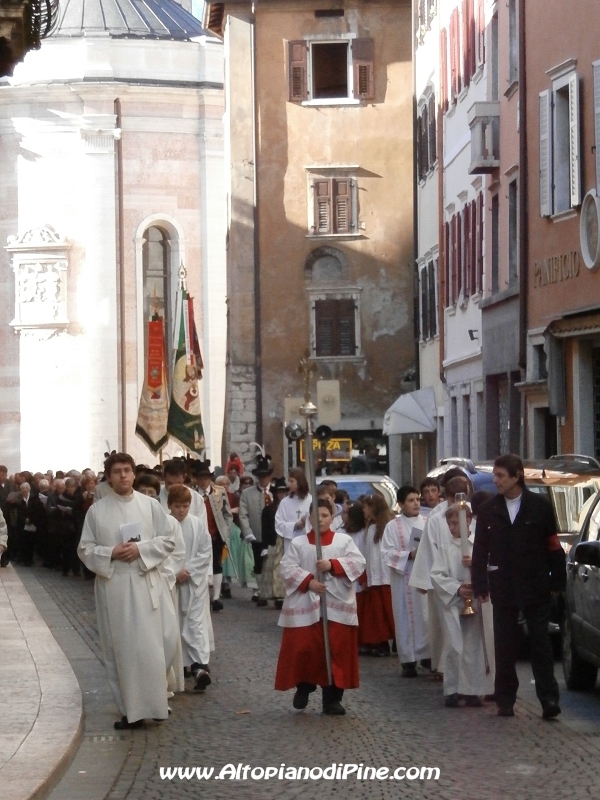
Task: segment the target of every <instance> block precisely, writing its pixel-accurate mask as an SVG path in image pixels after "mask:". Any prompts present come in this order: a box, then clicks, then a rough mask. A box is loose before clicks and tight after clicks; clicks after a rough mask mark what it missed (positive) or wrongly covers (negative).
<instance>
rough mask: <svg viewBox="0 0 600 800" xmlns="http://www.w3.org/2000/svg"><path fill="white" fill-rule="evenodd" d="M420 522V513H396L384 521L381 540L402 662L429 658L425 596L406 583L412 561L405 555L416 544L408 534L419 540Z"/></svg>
mask: <svg viewBox="0 0 600 800" xmlns="http://www.w3.org/2000/svg"><path fill="white" fill-rule="evenodd" d="M423 525H424V520H423V517H421V516H420V515H418V516H416V517H406V516H404V514H400V516H398V517H396V518H395V519H393V520H392V521H391V522H388V524H387V525H386V527H385V530H384V532H383V537H382V539H381V552H382V555H383V561H384V563H385V564H386V565H387V566H388V567H389V568H390V586H391V590H392V608H393V611H394V625H395V628H396V646H397V648H398V656H399V657H400V662H401V663H402V664H406V663H414V662H415V661H421V660H423V659H426V658H429V633H428V607H427V598H426V596H425V595H422V594H420V593H419V592H418V591H417V590H416V589H415V588H414V587H412V586H410V585H409V580H410V573H411V570H412V566H413V564H414V561H412V560H410V559H409V557H408V556H409V554H410V552H411V550H414V549H415V548H417V547H418V546H420V545H418V543H417V542H414V541H413V543H412V544H411V535H412V538H413V540H414V539H415V538H418V539H420V537H421V536H422V534H423ZM413 529H414V530H413Z"/></svg>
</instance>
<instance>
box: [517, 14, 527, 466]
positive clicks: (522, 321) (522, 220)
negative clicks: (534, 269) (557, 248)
mask: <svg viewBox="0 0 600 800" xmlns="http://www.w3.org/2000/svg"><path fill="white" fill-rule="evenodd" d="M525 22H526V2H525V0H520V2H519V367H520V368H521V380H523V381H525V380H527V321H528V317H527V300H528V295H529V227H528V211H529V208H528V195H529V192H528V188H529V187H528V178H529V164H528V159H527V56H526V29H525ZM526 411H527V403H526V398H525V394H524V393H523V392H522V393H521V441H520V443H519V445H520V448H521V455H522V456H525V455H526V441H527V438H526V437H527V430H526V429H527V419H526Z"/></svg>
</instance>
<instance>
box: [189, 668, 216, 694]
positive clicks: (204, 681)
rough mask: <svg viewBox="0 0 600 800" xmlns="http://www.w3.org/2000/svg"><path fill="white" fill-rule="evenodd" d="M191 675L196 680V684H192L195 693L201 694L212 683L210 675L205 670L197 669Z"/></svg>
mask: <svg viewBox="0 0 600 800" xmlns="http://www.w3.org/2000/svg"><path fill="white" fill-rule="evenodd" d="M193 675H194V678H195V679H196V683H195V684H194V691H195V692H203V691H204V690H205V689H206V687H207V686H210V685H211V683H212V681H211V679H210V675H209V674H208V672H207V671H206V670H205V669H198V670H196V671H195V672H194V673H193Z"/></svg>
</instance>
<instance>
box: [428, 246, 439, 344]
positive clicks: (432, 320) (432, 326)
mask: <svg viewBox="0 0 600 800" xmlns="http://www.w3.org/2000/svg"><path fill="white" fill-rule="evenodd" d="M436 263H437V262H433V261H430V262H429V264H428V265H427V271H428V273H429V280H428V289H429V335H430V336H435V335H436V334H437V303H436V302H435V298H436V285H435V283H436V274H437V270H436V268H435V264H436Z"/></svg>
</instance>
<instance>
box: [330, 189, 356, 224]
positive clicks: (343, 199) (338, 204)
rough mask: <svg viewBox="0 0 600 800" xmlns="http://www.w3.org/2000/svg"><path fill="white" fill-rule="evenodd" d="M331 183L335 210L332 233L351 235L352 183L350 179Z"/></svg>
mask: <svg viewBox="0 0 600 800" xmlns="http://www.w3.org/2000/svg"><path fill="white" fill-rule="evenodd" d="M332 183H333V200H334V209H335V228H334V233H352V229H353V227H354V226H353V222H352V182H351V180H350V178H337V179H334V180H333V181H332Z"/></svg>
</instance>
